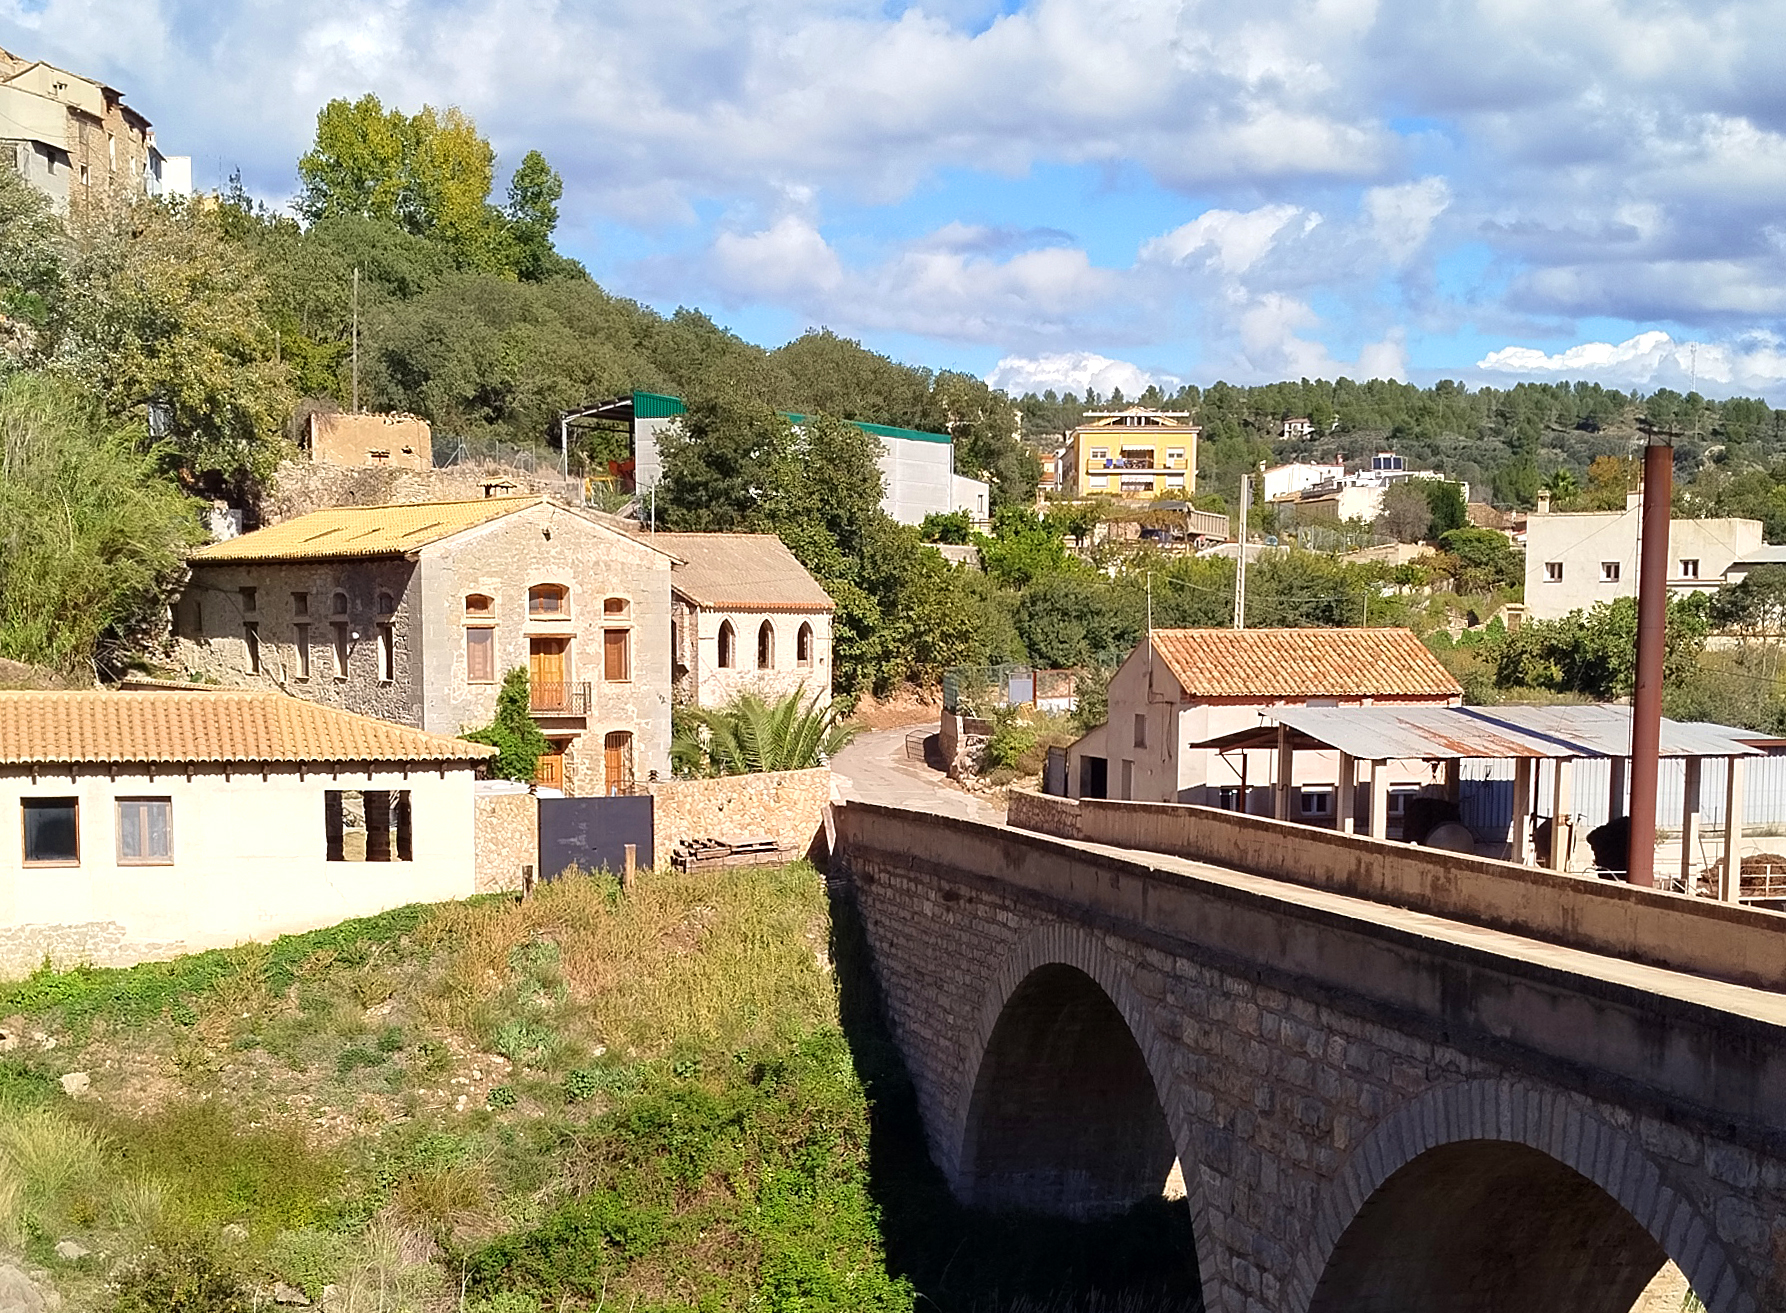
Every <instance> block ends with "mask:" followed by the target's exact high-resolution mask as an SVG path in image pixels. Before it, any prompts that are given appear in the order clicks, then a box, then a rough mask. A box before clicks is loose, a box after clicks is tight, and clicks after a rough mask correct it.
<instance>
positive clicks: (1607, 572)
mask: <svg viewBox="0 0 1786 1313" xmlns="http://www.w3.org/2000/svg"><path fill="white" fill-rule="evenodd" d="M1618 581H1619V563H1618V562H1617V561H1602V562H1600V582H1601V583H1603V584H1616V583H1617V582H1618Z"/></svg>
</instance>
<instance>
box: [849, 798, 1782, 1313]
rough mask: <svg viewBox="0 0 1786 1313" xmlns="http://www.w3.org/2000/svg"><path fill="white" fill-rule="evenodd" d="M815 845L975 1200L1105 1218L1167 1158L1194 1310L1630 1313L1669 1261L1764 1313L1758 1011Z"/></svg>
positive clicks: (986, 839) (1103, 853)
mask: <svg viewBox="0 0 1786 1313" xmlns="http://www.w3.org/2000/svg"><path fill="white" fill-rule="evenodd" d="M837 830H838V856H839V859H840V861H841V864H842V865H843V867H844V869H845V870H846V871H847V873H848V875H849V877H850V880H851V888H852V890H853V893H854V897H855V900H856V903H857V905H858V907H859V910H860V914H861V917H862V921H863V924H864V926H865V928H866V931H867V935H868V940H869V943H870V946H871V951H872V953H873V958H874V962H875V967H876V974H877V976H878V978H879V981H880V985H881V990H882V995H883V998H884V1000H885V1006H886V1009H887V1012H888V1015H889V1021H890V1024H891V1027H892V1029H893V1032H894V1035H895V1037H896V1039H897V1041H898V1043H899V1045H900V1047H901V1050H902V1051H903V1052H904V1054H905V1056H906V1060H907V1063H908V1066H909V1067H910V1069H911V1073H912V1077H913V1080H914V1083H915V1086H916V1089H917V1094H918V1099H919V1105H920V1109H921V1111H922V1114H923V1118H924V1123H925V1127H926V1131H927V1134H928V1137H929V1141H930V1145H931V1151H932V1154H933V1156H934V1158H935V1160H936V1162H937V1164H938V1166H939V1167H940V1168H941V1170H942V1171H943V1172H944V1173H945V1175H946V1176H947V1177H948V1179H949V1180H950V1181H951V1183H952V1185H953V1186H954V1188H955V1190H956V1191H957V1193H958V1194H959V1195H960V1196H961V1197H963V1198H964V1199H965V1200H967V1201H969V1202H974V1201H978V1202H980V1203H984V1204H990V1205H995V1206H996V1205H1002V1204H1008V1203H1012V1202H1023V1203H1026V1204H1027V1205H1028V1206H1032V1207H1043V1208H1047V1209H1050V1210H1052V1211H1061V1212H1068V1213H1074V1212H1078V1213H1088V1212H1090V1213H1096V1212H1101V1211H1110V1210H1115V1209H1120V1208H1122V1207H1125V1206H1127V1205H1128V1204H1131V1203H1134V1202H1138V1201H1139V1200H1140V1199H1142V1198H1145V1197H1147V1196H1148V1195H1149V1194H1155V1195H1157V1194H1158V1193H1160V1192H1161V1190H1162V1188H1163V1183H1164V1182H1165V1181H1166V1180H1167V1179H1168V1176H1169V1173H1170V1168H1171V1166H1172V1164H1173V1162H1174V1160H1176V1162H1177V1164H1178V1166H1179V1167H1180V1168H1181V1169H1182V1173H1183V1179H1184V1182H1185V1185H1186V1190H1187V1195H1188V1199H1189V1204H1190V1211H1191V1224H1192V1227H1193V1231H1194V1237H1195V1248H1196V1253H1197V1258H1198V1264H1199V1273H1200V1277H1201V1281H1202V1286H1203V1292H1204V1300H1205V1305H1206V1307H1207V1308H1208V1309H1210V1310H1211V1311H1212V1313H1214V1311H1217V1310H1219V1311H1221V1313H1280V1311H1281V1313H1339V1311H1340V1310H1349V1309H1356V1308H1364V1307H1369V1308H1373V1309H1393V1310H1398V1311H1399V1310H1409V1311H1410V1313H1412V1311H1414V1310H1422V1311H1424V1310H1435V1309H1447V1310H1452V1309H1456V1310H1490V1309H1504V1308H1525V1307H1554V1308H1559V1309H1560V1308H1568V1309H1571V1310H1587V1311H1589V1313H1625V1311H1626V1310H1628V1309H1629V1308H1630V1307H1631V1305H1632V1303H1633V1302H1634V1301H1635V1299H1636V1297H1637V1295H1638V1293H1639V1292H1640V1291H1641V1290H1642V1288H1643V1287H1644V1285H1645V1284H1646V1283H1647V1282H1648V1281H1649V1279H1650V1278H1651V1277H1652V1276H1653V1275H1654V1274H1655V1273H1656V1271H1657V1270H1658V1269H1659V1268H1660V1267H1661V1266H1662V1264H1663V1262H1664V1259H1665V1258H1666V1259H1672V1260H1673V1261H1674V1262H1675V1263H1676V1264H1677V1265H1678V1266H1679V1267H1680V1268H1681V1269H1682V1271H1684V1272H1685V1273H1686V1275H1687V1277H1688V1278H1689V1279H1690V1280H1691V1282H1692V1285H1693V1288H1694V1290H1695V1291H1696V1292H1697V1293H1698V1294H1699V1296H1700V1297H1701V1299H1702V1300H1704V1302H1705V1304H1706V1306H1707V1308H1709V1309H1710V1310H1711V1311H1712V1313H1754V1311H1756V1310H1761V1309H1778V1308H1782V1307H1786V1271H1783V1270H1782V1268H1781V1263H1780V1255H1781V1253H1782V1251H1783V1247H1786V1136H1782V1131H1781V1128H1782V1127H1783V1126H1786V1046H1782V1044H1781V1040H1782V1039H1786V1021H1782V1019H1781V1014H1780V1012H1779V1007H1778V1000H1777V996H1775V995H1772V994H1768V993H1764V992H1762V991H1755V990H1746V989H1740V988H1737V987H1735V986H1725V985H1719V984H1716V983H1715V982H1704V981H1701V982H1698V984H1697V985H1696V986H1695V987H1693V988H1692V989H1691V990H1690V991H1689V992H1690V999H1687V1000H1683V998H1682V993H1683V991H1684V990H1687V989H1688V986H1687V984H1686V983H1685V982H1686V979H1687V978H1684V977H1682V976H1679V975H1678V974H1675V973H1668V972H1659V971H1651V970H1650V969H1648V968H1641V967H1637V966H1635V965H1632V964H1629V963H1622V962H1618V961H1616V960H1614V959H1608V958H1600V957H1595V956H1593V955H1590V954H1586V953H1575V954H1573V955H1571V954H1570V953H1569V952H1568V951H1567V950H1563V949H1560V948H1551V947H1549V946H1545V945H1538V944H1534V943H1532V942H1531V941H1526V940H1518V939H1515V938H1514V937H1512V936H1507V935H1502V936H1498V937H1497V936H1494V935H1491V934H1489V933H1488V932H1485V931H1477V930H1471V929H1467V928H1462V927H1454V928H1452V929H1447V928H1446V927H1445V925H1444V923H1442V922H1439V921H1436V920H1435V919H1433V918H1430V917H1424V918H1420V917H1416V915H1415V914H1413V913H1408V912H1404V911H1402V910H1401V909H1396V908H1389V907H1381V906H1376V905H1373V904H1365V903H1359V902H1354V901H1351V900H1347V899H1344V898H1340V897H1336V896H1332V895H1324V894H1315V893H1313V892H1311V891H1308V890H1304V889H1300V888H1296V887H1293V886H1284V885H1281V884H1277V883H1275V882H1273V881H1270V880H1266V879H1262V878H1258V877H1253V876H1248V875H1243V874H1240V873H1237V872H1229V871H1222V870H1218V869H1216V868H1212V867H1207V866H1201V867H1200V866H1197V865H1195V864H1193V863H1190V862H1185V861H1182V860H1177V859H1173V858H1167V857H1151V858H1148V859H1146V860H1144V861H1143V860H1124V859H1123V858H1122V857H1121V856H1120V855H1117V854H1114V853H1111V852H1110V851H1109V850H1098V851H1091V850H1087V849H1085V848H1083V847H1080V846H1077V845H1074V844H1071V843H1066V842H1062V841H1060V840H1054V839H1049V838H1044V837H1041V836H1036V835H1019V834H1014V833H1012V832H1010V831H1001V830H999V829H997V828H995V827H987V826H976V825H973V824H971V823H968V822H956V821H951V820H947V819H943V818H937V817H934V816H918V815H916V814H914V813H901V812H897V811H895V810H894V809H890V808H880V807H864V806H862V805H860V804H851V805H850V806H847V807H845V808H842V809H841V810H840V811H839V813H838V815H837ZM1753 915H1757V916H1759V915H1762V914H1753ZM1596 971H1597V972H1598V975H1597V976H1596V975H1595V974H1593V973H1595V972H1596ZM1764 1018H1765V1019H1764Z"/></svg>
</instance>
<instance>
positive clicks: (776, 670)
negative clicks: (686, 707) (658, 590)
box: [684, 609, 831, 709]
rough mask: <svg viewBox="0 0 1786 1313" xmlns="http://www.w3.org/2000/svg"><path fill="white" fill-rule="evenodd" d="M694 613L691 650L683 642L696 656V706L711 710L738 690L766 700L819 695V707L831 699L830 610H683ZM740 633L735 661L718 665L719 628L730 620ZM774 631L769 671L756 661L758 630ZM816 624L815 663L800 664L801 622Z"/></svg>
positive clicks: (813, 654)
mask: <svg viewBox="0 0 1786 1313" xmlns="http://www.w3.org/2000/svg"><path fill="white" fill-rule="evenodd" d="M684 614H693V616H694V617H695V632H694V634H693V635H692V636H691V637H692V638H693V640H694V641H693V645H692V650H691V649H690V647H689V644H688V641H687V640H686V639H685V640H684V650H685V651H688V652H689V655H690V656H692V658H693V660H694V671H693V675H694V678H693V687H694V690H695V698H694V700H695V704H696V705H697V706H701V707H706V708H709V709H712V708H718V707H723V706H725V704H726V703H728V702H730V701H731V700H732V699H733V698H735V697H737V696H738V694H740V693H746V692H750V693H757V694H759V695H761V696H762V697H764V698H765V699H768V700H775V699H779V698H784V697H786V696H787V695H788V694H789V693H792V692H795V691H796V690H802V691H803V692H802V696H804V697H811V696H812V695H813V694H815V693H816V694H817V695H818V699H819V705H820V706H829V705H830V702H831V613H830V612H829V611H810V612H798V613H796V612H787V611H776V612H770V611H717V610H706V609H701V610H695V611H692V612H685V613H684ZM727 621H730V622H731V624H732V629H733V632H734V633H735V634H736V635H737V646H736V648H735V652H736V664H735V665H733V666H732V667H729V668H728V667H724V666H721V665H720V664H719V631H720V628H721V627H722V626H723V625H724V624H725V623H726V622H727ZM765 624H767V625H769V626H770V628H771V629H772V630H773V632H774V634H775V653H774V665H773V666H772V667H770V668H769V669H767V670H764V669H761V668H759V667H758V665H757V634H758V632H759V631H760V630H761V629H762V627H763V625H765ZM802 624H810V625H811V626H812V638H813V643H812V663H811V664H810V665H801V664H800V663H799V662H798V661H796V659H795V653H796V652H797V650H798V649H797V646H796V644H797V642H798V639H799V635H800V626H801V625H802Z"/></svg>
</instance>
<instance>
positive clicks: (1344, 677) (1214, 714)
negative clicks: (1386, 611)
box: [1067, 629, 1463, 821]
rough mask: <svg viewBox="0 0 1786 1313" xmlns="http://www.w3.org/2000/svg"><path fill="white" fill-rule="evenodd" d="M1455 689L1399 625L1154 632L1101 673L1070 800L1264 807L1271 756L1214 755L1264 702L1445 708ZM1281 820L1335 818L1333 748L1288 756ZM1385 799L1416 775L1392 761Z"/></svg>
mask: <svg viewBox="0 0 1786 1313" xmlns="http://www.w3.org/2000/svg"><path fill="white" fill-rule="evenodd" d="M1462 701H1463V690H1462V689H1461V688H1460V687H1459V686H1458V683H1457V681H1456V680H1455V679H1453V678H1452V677H1451V673H1450V672H1449V671H1447V670H1446V669H1445V667H1444V666H1443V665H1441V664H1440V663H1439V659H1438V658H1437V657H1435V656H1434V655H1433V654H1432V652H1431V651H1429V650H1428V649H1427V647H1426V645H1425V644H1424V643H1422V642H1421V641H1420V640H1419V639H1418V638H1416V637H1415V636H1414V635H1413V634H1412V633H1411V632H1409V631H1408V630H1406V629H1156V630H1154V631H1153V632H1152V633H1151V634H1149V635H1148V636H1147V637H1146V638H1145V639H1144V640H1143V641H1142V642H1141V643H1140V644H1138V645H1137V646H1136V648H1135V650H1134V651H1133V652H1131V653H1130V654H1129V657H1128V660H1126V661H1124V662H1123V664H1122V667H1121V669H1119V670H1118V671H1117V672H1116V674H1115V675H1114V676H1113V677H1112V678H1111V681H1110V691H1109V705H1110V711H1109V716H1108V718H1107V719H1106V721H1105V723H1104V724H1102V725H1099V726H1098V727H1097V728H1096V729H1094V730H1092V731H1090V732H1089V733H1087V734H1086V735H1085V736H1084V737H1082V738H1080V739H1079V740H1078V741H1077V742H1075V743H1074V744H1072V745H1071V746H1070V747H1069V748H1068V749H1067V792H1068V794H1069V796H1071V797H1074V798H1082V797H1083V798H1116V799H1123V800H1130V801H1135V802H1188V803H1196V804H1200V805H1203V806H1208V807H1223V808H1226V809H1228V810H1232V811H1251V812H1256V813H1259V814H1262V815H1270V814H1271V811H1272V786H1273V784H1274V780H1273V775H1272V772H1273V771H1274V769H1275V768H1276V755H1277V754H1276V753H1274V752H1269V751H1236V752H1231V753H1220V752H1217V751H1214V750H1212V749H1210V748H1208V747H1206V746H1203V745H1205V744H1207V743H1209V742H1210V741H1211V740H1213V739H1218V738H1221V737H1222V736H1223V735H1226V734H1231V733H1234V732H1235V731H1237V730H1244V729H1251V728H1252V727H1254V726H1256V725H1258V724H1260V723H1261V721H1262V720H1265V719H1269V718H1270V716H1271V711H1272V709H1273V708H1274V707H1284V706H1298V707H1302V706H1308V707H1319V706H1328V707H1340V706H1349V707H1357V706H1366V707H1368V706H1386V705H1387V706H1456V705H1458V704H1460V703H1461V702H1462ZM1294 763H1295V776H1294V779H1293V780H1292V794H1293V796H1292V799H1291V813H1290V814H1291V818H1292V819H1299V820H1308V821H1321V820H1323V819H1324V818H1330V817H1333V816H1335V815H1336V812H1337V808H1336V801H1335V789H1336V787H1337V784H1338V780H1339V755H1338V754H1337V753H1332V752H1300V753H1297V754H1295V759H1294ZM1396 770H1399V772H1400V773H1399V774H1394V773H1392V776H1391V779H1390V786H1391V807H1392V814H1398V813H1396V812H1395V811H1394V810H1393V809H1394V808H1395V807H1397V806H1398V805H1399V801H1400V797H1401V796H1402V795H1405V794H1409V793H1412V792H1414V791H1415V790H1416V789H1417V788H1419V787H1420V786H1421V785H1423V784H1425V783H1427V776H1426V775H1425V774H1422V773H1421V764H1420V763H1418V762H1413V763H1407V762H1403V763H1395V764H1394V765H1393V766H1392V772H1393V771H1396Z"/></svg>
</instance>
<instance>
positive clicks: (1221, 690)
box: [1153, 629, 1463, 699]
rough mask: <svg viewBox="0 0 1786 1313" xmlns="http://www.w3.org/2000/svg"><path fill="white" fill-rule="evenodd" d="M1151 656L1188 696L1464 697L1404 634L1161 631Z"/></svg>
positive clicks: (1400, 631)
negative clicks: (1162, 664) (1162, 665)
mask: <svg viewBox="0 0 1786 1313" xmlns="http://www.w3.org/2000/svg"><path fill="white" fill-rule="evenodd" d="M1153 645H1154V651H1155V652H1156V653H1158V654H1159V657H1160V659H1161V660H1162V661H1164V662H1165V663H1166V665H1167V667H1168V668H1169V669H1170V670H1171V671H1172V673H1173V675H1174V676H1175V677H1176V678H1177V679H1178V682H1179V684H1180V685H1181V686H1183V688H1184V690H1185V692H1186V693H1187V694H1189V695H1190V696H1191V697H1205V698H1310V697H1341V698H1354V697H1382V698H1387V697H1403V698H1433V699H1439V698H1447V697H1452V698H1454V697H1460V696H1462V694H1463V690H1462V688H1460V687H1459V686H1458V683H1457V681H1456V680H1455V679H1453V678H1452V677H1451V673H1450V672H1449V671H1448V670H1446V669H1445V667H1444V666H1443V665H1441V664H1440V663H1439V659H1438V658H1437V657H1435V656H1434V655H1433V654H1432V653H1431V652H1430V651H1428V650H1427V647H1426V644H1424V643H1422V642H1421V641H1420V640H1419V639H1418V638H1416V637H1414V635H1413V634H1412V633H1411V632H1410V631H1408V630H1406V629H1157V630H1155V631H1154V634H1153Z"/></svg>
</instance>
